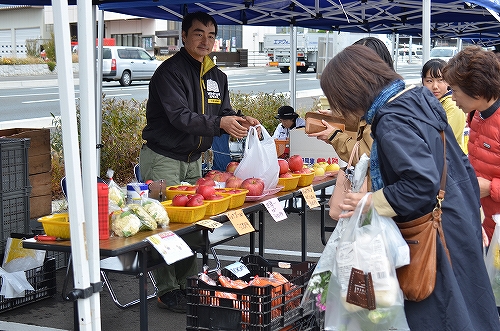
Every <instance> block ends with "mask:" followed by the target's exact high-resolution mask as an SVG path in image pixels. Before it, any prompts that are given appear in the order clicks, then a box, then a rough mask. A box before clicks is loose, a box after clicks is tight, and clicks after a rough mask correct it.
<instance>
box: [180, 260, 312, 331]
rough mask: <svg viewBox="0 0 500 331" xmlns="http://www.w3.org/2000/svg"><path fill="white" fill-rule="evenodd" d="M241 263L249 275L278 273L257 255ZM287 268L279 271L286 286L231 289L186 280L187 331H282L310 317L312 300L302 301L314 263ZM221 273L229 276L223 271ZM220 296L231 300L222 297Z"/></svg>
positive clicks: (196, 279) (195, 278)
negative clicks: (302, 303)
mask: <svg viewBox="0 0 500 331" xmlns="http://www.w3.org/2000/svg"><path fill="white" fill-rule="evenodd" d="M240 261H241V262H242V263H243V264H245V265H247V267H248V269H249V270H250V274H251V275H252V276H255V275H258V276H260V277H266V276H267V275H268V272H271V271H278V270H277V269H276V268H273V267H272V266H271V265H270V263H269V262H267V261H266V260H265V259H263V258H262V257H261V256H258V255H248V256H245V257H243V258H241V259H240ZM290 265H291V268H290V269H289V270H285V269H280V270H279V272H280V273H281V274H282V275H283V276H285V277H286V278H287V279H288V280H289V283H286V284H283V285H280V286H277V287H273V286H271V285H268V286H263V287H260V286H248V287H246V288H243V289H231V288H226V287H222V286H211V285H208V284H206V283H205V282H203V281H201V280H199V279H198V278H197V277H191V278H189V279H188V287H187V300H188V313H187V326H186V330H187V331H194V330H219V331H222V330H226V331H229V330H249V331H273V330H281V329H282V328H283V327H285V326H289V325H292V324H293V323H295V322H296V321H298V320H299V319H301V318H302V317H303V316H306V315H309V314H311V313H312V310H313V307H314V302H313V301H312V300H311V303H310V304H306V305H304V306H303V305H301V301H302V297H303V295H304V292H305V290H306V287H307V282H308V281H309V278H310V277H311V274H312V272H313V270H314V267H315V265H316V263H314V262H302V263H298V262H292V263H291V264H290ZM273 269H275V270H273ZM286 271H288V273H285V272H286ZM222 273H223V274H224V275H226V276H229V277H230V276H231V275H230V273H229V272H228V271H226V270H225V269H223V272H222ZM210 276H211V277H212V278H213V279H216V278H217V276H216V275H210ZM231 278H232V277H231ZM221 293H224V296H226V297H227V296H232V298H226V297H221Z"/></svg>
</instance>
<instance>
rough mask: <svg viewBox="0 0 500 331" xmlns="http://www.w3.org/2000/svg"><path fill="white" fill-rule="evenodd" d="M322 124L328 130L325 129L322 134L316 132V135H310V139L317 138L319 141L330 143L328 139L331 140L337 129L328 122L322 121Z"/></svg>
mask: <svg viewBox="0 0 500 331" xmlns="http://www.w3.org/2000/svg"><path fill="white" fill-rule="evenodd" d="M321 123H323V125H324V126H326V129H324V130H323V131H320V132H316V133H309V134H308V136H309V137H316V138H318V139H319V140H323V141H326V142H328V138H330V136H331V135H332V133H333V131H335V128H334V127H333V126H331V125H330V124H328V122H327V121H325V120H321Z"/></svg>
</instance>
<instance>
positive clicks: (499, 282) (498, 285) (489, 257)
mask: <svg viewBox="0 0 500 331" xmlns="http://www.w3.org/2000/svg"><path fill="white" fill-rule="evenodd" d="M492 218H493V220H494V221H495V223H496V225H495V231H493V236H492V237H491V242H490V247H489V248H488V253H487V254H486V257H485V259H484V263H485V264H486V270H487V271H488V276H489V278H490V283H491V287H492V288H493V294H494V295H495V302H496V304H497V306H500V215H499V214H496V215H493V216H492Z"/></svg>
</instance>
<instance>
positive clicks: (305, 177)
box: [297, 172, 314, 187]
mask: <svg viewBox="0 0 500 331" xmlns="http://www.w3.org/2000/svg"><path fill="white" fill-rule="evenodd" d="M313 180H314V172H311V173H310V174H300V179H299V182H298V184H297V186H300V187H302V186H309V185H311V184H312V182H313Z"/></svg>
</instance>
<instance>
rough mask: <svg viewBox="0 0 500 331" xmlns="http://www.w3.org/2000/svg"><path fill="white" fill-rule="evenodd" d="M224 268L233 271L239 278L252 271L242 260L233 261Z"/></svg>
mask: <svg viewBox="0 0 500 331" xmlns="http://www.w3.org/2000/svg"><path fill="white" fill-rule="evenodd" d="M224 269H227V270H229V271H231V273H232V274H233V275H235V276H236V277H238V278H241V277H243V276H245V275H248V274H249V273H250V270H248V268H247V266H246V265H244V264H243V263H241V262H234V263H231V264H230V265H228V266H227V267H225V268H224Z"/></svg>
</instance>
